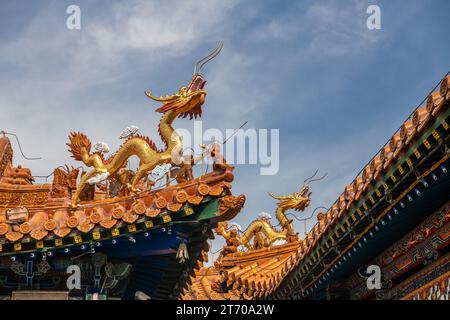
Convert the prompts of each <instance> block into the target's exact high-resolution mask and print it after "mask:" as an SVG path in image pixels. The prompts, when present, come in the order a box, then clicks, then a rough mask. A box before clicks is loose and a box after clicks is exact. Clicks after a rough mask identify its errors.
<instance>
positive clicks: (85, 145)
mask: <svg viewBox="0 0 450 320" xmlns="http://www.w3.org/2000/svg"><path fill="white" fill-rule="evenodd" d="M222 48H223V43H222V42H220V43H219V44H218V46H217V47H216V49H215V50H214V51H213V52H211V53H210V54H209V55H208V56H206V57H205V58H203V59H201V60H199V61H198V62H197V63H196V64H195V67H194V75H193V76H192V79H191V81H190V83H189V84H188V86H187V87H182V88H181V89H180V90H179V92H178V93H176V94H173V95H170V96H169V95H166V96H165V97H162V96H161V97H159V98H157V97H154V96H153V95H152V94H151V92H148V91H147V92H145V94H146V96H147V97H149V98H150V99H152V100H154V101H157V102H161V103H162V106H161V107H160V108H158V109H156V111H157V112H160V113H162V114H163V116H162V118H161V121H160V123H159V133H160V136H161V139H162V140H163V142H164V143H165V149H163V150H158V149H157V148H156V146H155V143H154V142H153V141H151V140H150V139H149V138H148V137H144V136H140V135H134V136H130V137H129V138H128V139H127V140H126V141H125V142H124V143H123V144H122V146H121V147H120V148H119V150H118V151H117V152H116V153H115V154H114V155H113V156H111V157H109V158H108V159H105V158H104V156H103V154H102V153H101V152H92V153H91V141H90V140H89V139H88V137H87V136H86V135H85V134H83V133H80V132H72V133H71V134H70V136H69V140H70V141H69V143H68V144H67V145H68V146H69V151H70V152H71V153H72V157H73V158H74V159H76V160H78V161H83V163H84V164H85V165H86V166H88V167H93V169H92V170H91V171H90V172H88V173H86V174H85V175H83V176H82V177H81V179H80V183H79V185H78V188H77V190H76V192H75V194H74V195H73V196H72V201H71V206H72V207H76V206H77V203H78V199H79V197H80V194H81V192H82V191H83V189H84V188H85V187H86V184H87V182H88V181H89V179H91V178H93V177H96V176H98V175H104V176H106V177H108V178H112V177H114V175H115V174H116V173H117V172H118V171H119V170H120V169H121V168H122V167H123V166H124V165H125V164H126V163H127V161H128V159H129V158H130V157H132V156H137V157H138V158H139V160H140V165H139V168H138V170H137V171H136V174H135V175H134V176H133V178H132V180H131V183H130V185H129V189H130V191H132V192H134V193H135V192H138V191H139V190H138V189H137V185H138V183H139V181H140V180H141V179H142V178H144V177H145V176H146V175H147V174H148V173H149V172H151V171H152V170H153V169H154V168H155V167H156V166H158V165H160V164H163V163H174V162H176V161H177V160H178V159H179V157H180V156H181V154H182V150H183V144H182V139H181V136H179V135H178V134H177V133H176V132H175V130H174V129H173V127H172V123H173V121H174V120H175V119H176V118H178V117H183V118H185V117H187V116H189V117H190V119H192V118H193V117H195V118H197V116H201V113H202V105H203V103H204V102H205V97H206V91H205V90H204V89H203V88H204V86H205V83H206V80H204V78H203V77H202V75H201V69H202V67H203V66H204V65H205V64H206V63H207V62H209V61H210V60H212V59H213V58H214V57H216V56H217V55H218V54H219V53H220V51H221V50H222Z"/></svg>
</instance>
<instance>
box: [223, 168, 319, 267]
mask: <svg viewBox="0 0 450 320" xmlns="http://www.w3.org/2000/svg"><path fill="white" fill-rule="evenodd" d="M316 174H317V171H316V173H315V174H314V175H313V176H312V177H310V178H308V179H306V180H305V184H304V185H303V186H302V187H301V189H300V191H298V192H294V193H293V194H290V195H287V196H276V195H274V194H272V193H269V195H270V196H271V197H272V198H274V199H276V200H279V201H278V203H277V209H276V212H275V217H276V218H277V220H278V222H279V225H280V228H277V227H274V226H273V225H272V224H271V223H270V218H269V217H267V216H266V215H267V214H265V215H264V214H263V215H261V216H260V217H259V218H258V219H256V220H254V221H253V222H252V223H251V224H250V225H249V226H248V228H247V229H246V230H245V231H244V232H243V233H242V234H241V235H239V233H238V232H237V230H234V229H233V228H231V229H229V228H228V224H227V223H226V222H220V223H219V225H218V228H217V232H218V233H219V234H220V235H222V236H223V237H224V238H225V240H226V242H227V244H226V246H225V247H224V250H223V252H222V254H221V256H223V255H227V254H229V253H233V252H237V250H238V247H239V246H244V247H247V248H248V249H261V248H266V247H270V246H271V245H272V244H273V243H274V242H276V241H278V240H284V241H286V242H293V241H297V240H298V234H297V233H296V232H295V230H294V224H293V221H292V220H290V219H288V218H287V216H286V211H287V210H290V209H293V210H295V211H304V210H305V209H306V208H307V207H308V206H309V204H310V202H311V200H310V195H311V192H310V188H309V185H308V183H309V182H312V181H317V180H321V179H323V178H324V177H325V176H323V177H322V178H319V179H313V178H314V177H315V175H316ZM252 240H253V241H252ZM219 260H220V259H219Z"/></svg>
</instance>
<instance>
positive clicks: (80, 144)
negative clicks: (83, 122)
mask: <svg viewBox="0 0 450 320" xmlns="http://www.w3.org/2000/svg"><path fill="white" fill-rule="evenodd" d="M67 146H68V147H69V152H70V153H72V157H73V158H74V159H75V160H78V161H83V154H85V155H89V154H90V152H91V141H90V140H89V138H88V137H87V136H86V135H85V134H84V133H81V132H71V133H70V135H69V143H67ZM83 149H84V150H83Z"/></svg>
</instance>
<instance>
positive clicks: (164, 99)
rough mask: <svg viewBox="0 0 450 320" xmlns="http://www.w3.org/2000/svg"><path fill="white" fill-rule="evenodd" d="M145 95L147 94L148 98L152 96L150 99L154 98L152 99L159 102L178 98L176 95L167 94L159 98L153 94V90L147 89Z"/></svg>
mask: <svg viewBox="0 0 450 320" xmlns="http://www.w3.org/2000/svg"><path fill="white" fill-rule="evenodd" d="M145 95H146V96H147V97H148V98H150V99H152V100H154V101H158V102H167V101H171V100H173V99H175V98H176V95H172V96H166V97H162V96H161V97H159V98H157V97H155V96H153V95H152V92H151V91H145Z"/></svg>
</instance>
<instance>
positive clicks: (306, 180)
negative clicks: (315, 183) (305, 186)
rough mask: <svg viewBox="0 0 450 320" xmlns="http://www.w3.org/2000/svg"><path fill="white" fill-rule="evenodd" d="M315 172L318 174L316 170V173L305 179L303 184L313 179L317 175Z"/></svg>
mask: <svg viewBox="0 0 450 320" xmlns="http://www.w3.org/2000/svg"><path fill="white" fill-rule="evenodd" d="M317 172H319V169H317V170H316V172H314V174H313V175H312V176H311V177H309V178H307V179H305V181H303V183H308V180H310V179H312V178H314V177H315V176H316V175H317Z"/></svg>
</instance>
